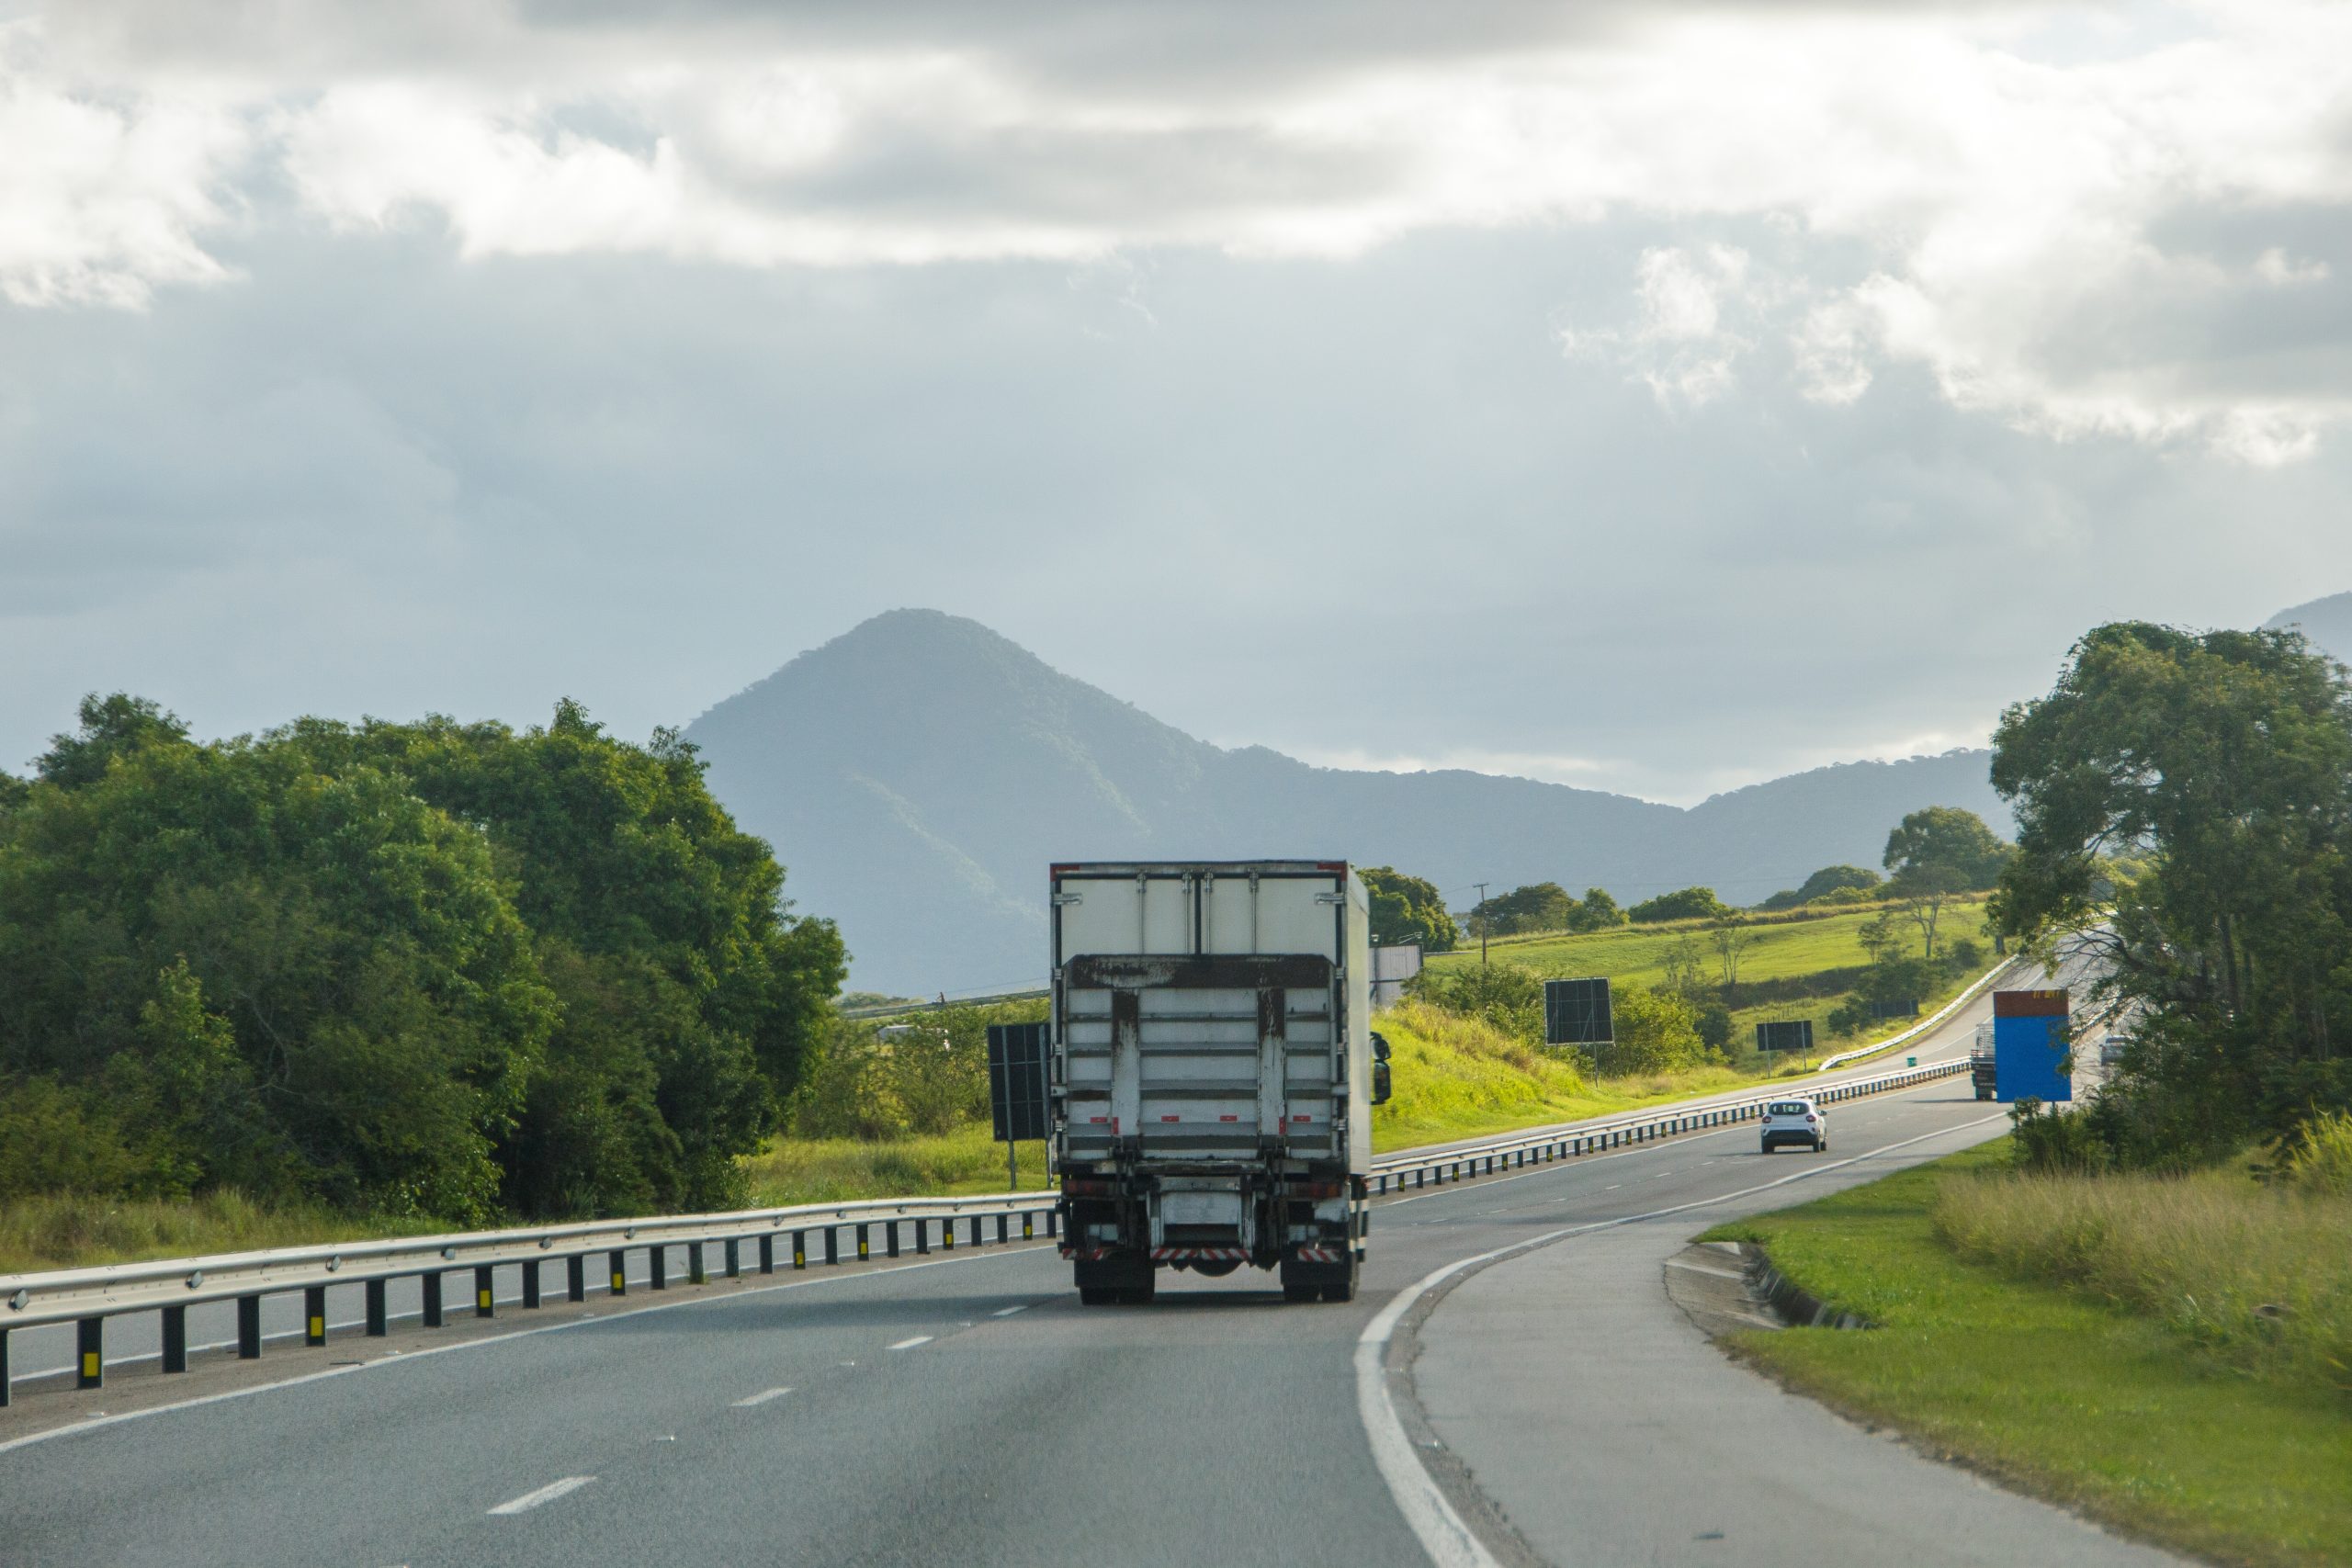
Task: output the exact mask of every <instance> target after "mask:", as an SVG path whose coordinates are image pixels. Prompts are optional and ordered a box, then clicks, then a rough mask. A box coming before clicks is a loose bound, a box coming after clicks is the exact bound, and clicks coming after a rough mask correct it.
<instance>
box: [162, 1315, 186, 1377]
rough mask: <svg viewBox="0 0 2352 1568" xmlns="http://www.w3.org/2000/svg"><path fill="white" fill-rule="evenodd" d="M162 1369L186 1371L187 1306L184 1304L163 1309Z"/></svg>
mask: <svg viewBox="0 0 2352 1568" xmlns="http://www.w3.org/2000/svg"><path fill="white" fill-rule="evenodd" d="M164 1371H167V1372H184V1371H187V1308H186V1307H184V1306H171V1307H165V1308H164Z"/></svg>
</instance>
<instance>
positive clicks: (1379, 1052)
mask: <svg viewBox="0 0 2352 1568" xmlns="http://www.w3.org/2000/svg"><path fill="white" fill-rule="evenodd" d="M1372 1059H1373V1060H1374V1061H1375V1062H1385V1061H1386V1060H1388V1038H1387V1036H1385V1035H1384V1034H1382V1033H1381V1032H1380V1031H1378V1030H1377V1029H1375V1030H1374V1031H1373V1032H1372Z"/></svg>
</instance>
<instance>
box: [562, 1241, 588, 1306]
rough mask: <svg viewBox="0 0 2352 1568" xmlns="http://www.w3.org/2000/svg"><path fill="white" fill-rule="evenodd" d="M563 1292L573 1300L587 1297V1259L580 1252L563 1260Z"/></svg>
mask: <svg viewBox="0 0 2352 1568" xmlns="http://www.w3.org/2000/svg"><path fill="white" fill-rule="evenodd" d="M563 1293H564V1295H565V1296H566V1297H568V1298H569V1299H571V1300H572V1301H575V1302H584V1301H586V1300H587V1299H588V1259H587V1258H586V1257H585V1256H584V1255H582V1254H581V1253H577V1252H575V1253H573V1254H572V1255H571V1257H569V1258H565V1259H564V1260H563Z"/></svg>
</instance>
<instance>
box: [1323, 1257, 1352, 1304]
mask: <svg viewBox="0 0 2352 1568" xmlns="http://www.w3.org/2000/svg"><path fill="white" fill-rule="evenodd" d="M1324 1267H1325V1268H1326V1269H1329V1273H1328V1274H1327V1275H1326V1277H1325V1278H1324V1280H1323V1299H1324V1300H1325V1301H1327V1302H1351V1301H1353V1300H1355V1299H1356V1273H1357V1270H1358V1268H1359V1265H1358V1264H1357V1262H1356V1255H1355V1254H1354V1253H1353V1252H1351V1253H1349V1254H1348V1260H1347V1261H1346V1262H1345V1263H1330V1264H1326V1265H1325V1266H1324Z"/></svg>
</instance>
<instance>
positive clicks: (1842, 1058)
mask: <svg viewBox="0 0 2352 1568" xmlns="http://www.w3.org/2000/svg"><path fill="white" fill-rule="evenodd" d="M2024 962H2025V955H2024V954H2023V953H2017V954H2013V955H2011V956H2010V957H2008V958H2005V959H2003V960H2002V961H2001V962H2000V963H1998V964H1994V965H1993V967H1991V968H1990V969H1987V970H1986V971H1985V973H1984V974H1982V975H1979V976H1977V977H1976V978H1975V979H1974V980H1973V981H1972V982H1971V983H1970V984H1969V987H1968V988H1967V989H1966V990H1964V991H1962V992H1961V993H1960V995H1958V996H1956V997H1954V998H1952V999H1951V1000H1950V1001H1948V1002H1946V1003H1945V1004H1944V1005H1943V1006H1941V1007H1939V1008H1938V1009H1937V1010H1935V1011H1934V1012H1932V1013H1930V1014H1929V1015H1928V1016H1927V1017H1926V1018H1924V1019H1921V1020H1920V1021H1918V1022H1917V1023H1915V1024H1913V1025H1912V1026H1911V1027H1910V1028H1908V1029H1906V1030H1905V1031H1904V1032H1902V1033H1900V1034H1896V1035H1892V1036H1890V1037H1889V1038H1887V1039H1884V1040H1882V1041H1880V1042H1879V1043H1877V1044H1875V1045H1857V1046H1856V1047H1854V1049H1852V1050H1851V1051H1841V1052H1839V1053H1838V1055H1835V1056H1827V1057H1824V1058H1823V1060H1822V1063H1821V1070H1822V1071H1823V1072H1825V1073H1826V1072H1828V1071H1830V1070H1832V1069H1833V1068H1836V1067H1838V1066H1842V1065H1844V1064H1845V1063H1848V1062H1859V1061H1860V1060H1861V1059H1862V1058H1863V1057H1865V1056H1875V1055H1878V1054H1879V1053H1880V1052H1882V1051H1892V1050H1894V1049H1896V1048H1897V1047H1899V1046H1901V1045H1904V1044H1905V1043H1909V1042H1910V1041H1913V1040H1917V1038H1919V1036H1921V1035H1922V1034H1925V1033H1927V1032H1929V1031H1930V1030H1933V1029H1936V1028H1939V1027H1940V1026H1941V1025H1942V1023H1943V1021H1944V1020H1946V1019H1948V1018H1950V1017H1951V1015H1952V1014H1954V1013H1956V1012H1958V1011H1959V1010H1961V1009H1962V1008H1964V1007H1966V1006H1967V1005H1968V1004H1969V1003H1970V1002H1973V1001H1974V1000H1975V999H1976V998H1977V997H1978V996H1979V995H1980V994H1982V993H1983V992H1984V991H1985V990H1986V989H1987V988H1989V987H1991V986H1992V984H1993V982H1994V981H1996V980H1997V979H1999V978H2000V977H2001V976H2004V975H2006V974H2007V973H2008V972H2009V971H2010V970H2012V969H2014V968H2016V967H2017V966H2018V964H2022V963H2024Z"/></svg>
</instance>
